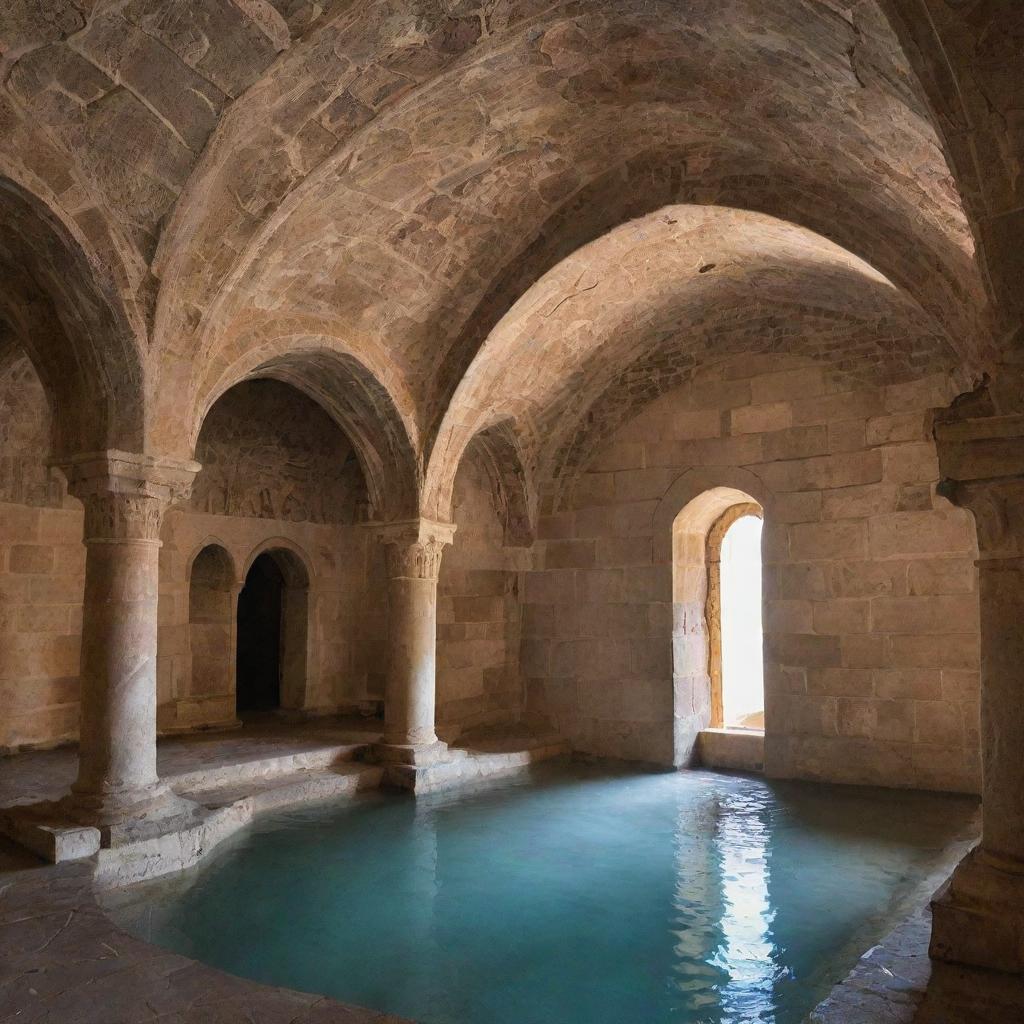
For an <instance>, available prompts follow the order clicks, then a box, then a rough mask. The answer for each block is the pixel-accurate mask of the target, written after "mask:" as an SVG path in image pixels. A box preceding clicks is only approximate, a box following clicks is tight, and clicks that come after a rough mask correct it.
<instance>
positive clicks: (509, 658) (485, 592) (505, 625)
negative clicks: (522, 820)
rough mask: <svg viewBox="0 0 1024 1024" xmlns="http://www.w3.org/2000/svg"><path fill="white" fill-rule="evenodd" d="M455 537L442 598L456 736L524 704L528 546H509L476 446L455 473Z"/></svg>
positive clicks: (445, 691)
mask: <svg viewBox="0 0 1024 1024" xmlns="http://www.w3.org/2000/svg"><path fill="white" fill-rule="evenodd" d="M453 515H454V520H455V524H456V527H457V528H456V531H455V541H454V543H453V544H452V545H451V547H450V548H448V549H447V550H446V551H445V553H444V557H443V558H442V560H441V574H440V578H439V580H438V606H437V620H438V621H437V726H438V732H439V734H440V735H441V736H442V737H443V738H454V737H455V736H457V735H458V733H459V732H460V731H461V730H463V729H467V728H472V727H473V726H486V725H494V724H498V723H507V722H511V721H515V720H516V719H518V717H519V715H520V714H521V711H522V683H521V679H520V675H519V626H520V604H519V593H520V579H521V573H520V569H521V568H522V562H523V560H524V559H525V558H527V557H528V553H527V552H526V551H524V550H523V549H521V548H509V547H505V546H504V545H505V541H504V524H503V522H502V519H501V516H500V515H499V512H498V510H497V508H496V505H495V501H494V490H493V483H492V480H491V479H490V477H489V476H488V473H487V468H486V465H485V463H484V461H483V458H482V456H481V455H480V454H479V453H474V451H473V449H472V448H471V449H470V451H469V453H467V455H466V457H465V458H464V460H463V462H462V465H461V466H460V468H459V472H458V474H457V476H456V479H455V491H454V499H453Z"/></svg>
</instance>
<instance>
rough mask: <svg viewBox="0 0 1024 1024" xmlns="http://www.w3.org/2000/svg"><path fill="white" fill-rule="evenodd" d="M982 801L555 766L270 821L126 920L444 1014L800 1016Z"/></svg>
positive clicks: (142, 892)
mask: <svg viewBox="0 0 1024 1024" xmlns="http://www.w3.org/2000/svg"><path fill="white" fill-rule="evenodd" d="M974 807H975V804H974V803H973V801H970V800H965V799H958V798H954V797H942V796H929V795H924V794H910V793H897V792H891V791H884V790H862V789H852V788H846V787H825V786H813V785H805V784H799V783H780V782H768V781H763V780H760V779H753V778H747V777H742V776H731V775H722V774H715V773H710V772H680V773H671V774H649V773H628V774H626V773H621V772H611V771H608V770H606V769H601V768H594V767H588V766H581V765H562V766H544V767H542V768H541V769H538V770H536V771H534V772H532V773H530V775H529V776H528V777H523V776H518V777H516V778H515V779H514V780H512V781H503V782H500V783H495V784H492V785H490V786H489V787H487V788H486V789H476V790H473V791H470V792H463V793H461V794H455V795H452V796H438V797H428V798H426V799H424V798H420V800H418V801H414V800H412V799H411V798H409V797H406V796H402V795H395V794H369V795H367V796H366V797H365V798H362V799H360V800H358V801H357V802H356V803H355V804H348V805H345V806H344V807H342V808H338V809H332V808H331V807H330V806H328V805H322V804H321V805H318V806H316V807H312V808H309V807H307V808H303V809H301V810H294V811H289V812H279V813H274V814H272V815H268V816H265V817H263V818H261V819H260V820H259V821H258V823H257V824H256V825H255V826H254V827H252V828H250V829H248V830H246V831H245V832H244V833H242V834H240V835H239V836H236V837H235V838H233V839H232V840H230V841H229V842H228V843H227V844H225V845H224V847H222V848H221V850H220V851H218V853H216V854H215V855H214V856H213V857H212V858H211V859H210V860H209V861H208V862H207V864H206V865H205V866H204V867H201V868H199V869H198V870H194V871H192V872H189V873H187V874H185V875H179V876H177V877H176V878H174V879H171V880H167V881H159V882H152V883H147V884H146V885H143V886H139V887H136V888H135V889H134V890H132V891H130V892H127V893H121V894H119V895H118V896H117V897H116V900H115V901H114V903H112V904H111V906H110V907H109V908H108V912H109V913H110V914H111V916H113V917H114V918H115V920H117V921H118V922H119V923H120V924H121V925H122V926H123V927H125V928H126V929H127V930H129V931H131V932H133V933H135V934H137V935H139V936H141V937H143V938H146V939H148V940H150V941H152V942H155V943H157V944H159V945H162V946H165V947H168V948H170V949H173V950H176V951H178V952H181V953H184V954H186V955H188V956H191V957H195V958H196V959H199V960H202V961H205V962H206V963H209V964H212V965H214V966H216V967H220V968H222V969H224V970H226V971H230V972H232V973H234V974H239V975H243V976H245V977H248V978H253V979H256V980H258V981H263V982H268V983H273V984H278V985H285V986H287V987H290V988H297V989H304V990H307V991H310V992H318V993H323V994H326V995H329V996H332V997H334V998H337V999H340V1000H343V1001H345V1002H350V1003H357V1004H362V1005H364V1006H370V1007H374V1008H377V1009H382V1010H387V1011H390V1012H392V1013H395V1014H399V1015H402V1016H406V1017H411V1018H414V1019H416V1020H418V1021H423V1022H426V1024H669V1022H680V1024H726V1022H730V1024H732V1022H736V1024H739V1022H743V1024H746V1022H755V1021H766V1022H773V1024H795V1022H798V1021H801V1020H802V1019H803V1017H804V1016H805V1015H806V1014H807V1013H808V1012H809V1011H810V1010H811V1009H812V1008H813V1006H814V1005H815V1004H816V1003H817V1002H818V1001H820V999H821V998H823V997H824V995H826V994H827V992H828V989H829V988H830V987H831V985H832V984H833V983H834V982H836V981H838V980H840V979H841V978H842V977H843V976H844V975H845V974H846V973H847V971H848V970H849V968H850V967H852V965H853V963H854V961H855V960H856V958H857V956H858V955H859V953H860V952H862V951H863V950H864V949H866V948H867V947H869V946H870V945H871V944H872V943H873V942H875V941H877V939H879V938H881V936H882V935H883V934H884V933H885V931H886V930H887V929H888V927H889V925H890V924H891V923H892V920H893V915H894V914H896V913H898V912H902V911H905V909H906V906H904V905H905V904H908V901H909V900H910V899H912V898H920V897H921V882H922V879H923V878H924V876H925V875H926V874H927V873H928V872H929V871H931V870H933V869H934V868H935V866H936V865H937V863H938V862H939V860H940V858H941V857H942V851H943V848H944V847H945V846H946V845H947V844H948V842H949V841H950V840H951V839H952V838H953V837H954V836H955V835H957V834H961V835H962V834H963V832H964V830H965V828H966V827H967V824H968V822H969V820H970V818H971V816H972V814H973V812H974Z"/></svg>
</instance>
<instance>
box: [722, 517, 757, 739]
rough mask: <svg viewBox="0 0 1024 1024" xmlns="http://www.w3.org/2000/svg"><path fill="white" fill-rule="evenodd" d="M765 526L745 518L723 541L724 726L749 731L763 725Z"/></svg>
mask: <svg viewBox="0 0 1024 1024" xmlns="http://www.w3.org/2000/svg"><path fill="white" fill-rule="evenodd" d="M761 526H762V522H761V520H760V519H758V518H757V516H744V517H743V518H742V519H737V520H736V522H735V523H733V524H732V526H730V527H729V529H728V530H727V531H726V534H725V537H724V538H723V540H722V562H721V571H722V575H721V581H722V711H723V718H724V720H725V721H724V724H725V725H727V726H741V727H746V728H748V729H763V728H764V662H763V659H762V653H761Z"/></svg>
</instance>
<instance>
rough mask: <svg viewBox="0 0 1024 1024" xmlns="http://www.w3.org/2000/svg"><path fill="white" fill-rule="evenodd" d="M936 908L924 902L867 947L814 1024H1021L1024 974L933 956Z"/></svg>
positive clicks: (820, 1009) (820, 1008)
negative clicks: (933, 911)
mask: <svg viewBox="0 0 1024 1024" xmlns="http://www.w3.org/2000/svg"><path fill="white" fill-rule="evenodd" d="M930 933H931V913H930V912H929V910H928V909H927V908H922V909H921V910H920V911H918V913H916V914H914V915H913V916H911V917H910V918H909V919H908V920H906V921H904V922H903V923H902V924H901V925H899V927H897V928H895V929H894V930H893V931H892V932H891V933H890V934H889V935H888V936H886V938H885V939H883V940H882V941H881V942H880V943H879V944H878V945H877V946H875V947H873V948H872V949H870V950H868V952H867V953H865V954H864V956H863V957H861V960H860V962H859V963H858V964H857V966H856V967H855V968H854V970H853V971H852V972H851V974H850V976H849V977H848V978H847V979H846V980H845V981H844V982H843V983H842V984H840V985H837V986H836V987H835V988H834V989H833V990H832V993H831V994H830V995H829V997H828V998H827V999H826V1000H825V1001H824V1002H823V1003H821V1004H820V1005H819V1006H818V1007H817V1009H816V1010H815V1011H814V1013H813V1014H812V1016H811V1022H810V1024H883V1022H884V1024H1019V1022H1020V1021H1022V1020H1024V1009H1022V1007H1024V979H1022V978H1017V977H1014V976H1012V975H1008V974H997V973H995V972H993V971H981V970H973V969H969V968H963V967H953V966H951V965H948V964H940V963H936V962H933V961H932V960H930V959H929V957H928V938H929V935H930Z"/></svg>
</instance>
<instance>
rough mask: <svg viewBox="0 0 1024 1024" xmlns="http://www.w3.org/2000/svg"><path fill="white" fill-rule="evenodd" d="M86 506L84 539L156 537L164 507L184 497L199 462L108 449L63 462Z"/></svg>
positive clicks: (73, 489) (71, 486) (70, 485)
mask: <svg viewBox="0 0 1024 1024" xmlns="http://www.w3.org/2000/svg"><path fill="white" fill-rule="evenodd" d="M59 466H60V468H61V469H62V470H63V471H64V473H65V475H66V476H67V479H68V490H69V491H70V492H71V493H72V494H73V495H74V496H75V497H76V498H78V499H79V500H80V501H81V502H82V504H83V505H84V506H85V539H86V541H90V540H115V541H116V540H156V539H157V538H158V536H159V533H160V523H161V521H162V519H163V514H164V511H165V509H166V508H167V506H168V505H169V504H171V502H174V501H177V500H179V499H180V498H183V497H185V496H186V495H187V494H188V493H189V491H190V490H191V487H192V481H193V480H194V479H195V475H196V473H198V472H199V470H200V468H201V467H200V465H199V463H198V462H193V461H191V460H189V461H185V460H178V459H162V458H157V457H155V456H152V455H139V454H136V453H133V452H122V451H116V450H113V449H112V450H109V451H103V452H88V453H84V454H82V455H77V456H74V457H73V458H70V459H67V460H65V461H64V462H61V463H59Z"/></svg>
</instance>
